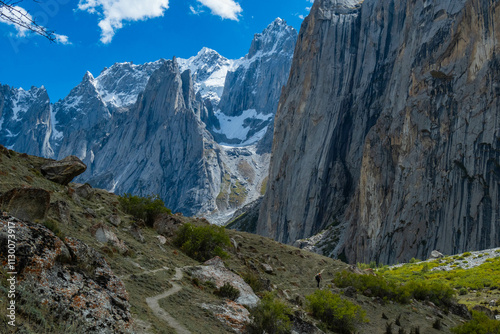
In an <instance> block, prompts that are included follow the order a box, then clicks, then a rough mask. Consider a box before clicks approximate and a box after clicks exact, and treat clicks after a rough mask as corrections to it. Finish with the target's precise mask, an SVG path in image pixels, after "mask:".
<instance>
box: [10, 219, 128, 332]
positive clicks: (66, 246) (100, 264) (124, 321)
mask: <svg viewBox="0 0 500 334" xmlns="http://www.w3.org/2000/svg"><path fill="white" fill-rule="evenodd" d="M12 226H14V227H13V228H14V229H15V236H16V243H17V244H16V272H17V276H16V279H17V281H18V289H22V290H23V291H25V292H24V293H25V294H27V293H32V298H35V299H37V300H38V303H34V302H33V301H31V302H32V303H34V305H40V306H41V305H43V307H45V308H47V309H49V310H50V311H51V312H53V313H54V315H55V316H59V317H60V319H68V318H69V319H72V321H73V323H74V324H75V326H78V327H77V328H78V330H79V331H81V332H82V333H131V332H132V331H131V326H132V317H131V314H130V304H129V301H128V294H127V292H126V290H125V285H124V284H123V282H122V281H121V280H120V279H119V278H118V277H116V276H115V275H114V274H113V272H112V271H111V268H110V267H109V265H108V264H107V263H106V260H105V259H104V258H103V257H102V256H101V255H100V254H99V253H98V252H96V251H95V250H94V249H92V248H91V247H89V246H87V245H86V244H84V243H83V242H81V241H79V240H77V239H73V238H65V239H64V240H61V239H59V238H58V237H57V236H56V235H54V233H52V232H51V231H50V230H48V229H47V228H45V227H44V226H42V225H39V224H34V223H30V222H27V221H21V220H18V219H16V218H13V217H3V218H0V241H1V242H0V256H1V257H2V258H3V259H6V258H7V255H8V247H7V245H8V243H7V239H8V235H9V232H8V230H9V228H10V227H12ZM25 298H27V297H25Z"/></svg>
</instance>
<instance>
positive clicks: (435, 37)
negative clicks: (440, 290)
mask: <svg viewBox="0 0 500 334" xmlns="http://www.w3.org/2000/svg"><path fill="white" fill-rule="evenodd" d="M498 6H499V4H498V2H496V1H479V0H461V1H440V2H430V1H426V2H414V1H398V2H397V1H391V0H380V1H376V0H371V1H356V0H318V1H316V2H315V4H314V6H313V8H312V10H311V14H310V15H309V16H308V17H307V18H306V19H305V21H304V23H303V25H302V28H301V31H300V33H299V38H298V42H297V46H296V48H295V54H294V60H293V63H292V70H291V73H290V78H289V80H288V84H287V87H286V89H285V90H284V91H283V93H282V96H281V99H280V105H279V108H278V113H277V116H276V119H275V122H276V124H275V126H276V129H275V138H274V143H273V151H272V159H271V167H270V175H269V185H268V191H267V193H266V195H265V198H264V200H263V204H262V207H261V211H260V217H259V222H258V226H257V230H258V233H260V234H263V235H266V236H271V237H273V238H275V239H277V240H279V241H282V242H288V243H292V242H293V241H295V240H297V239H301V238H304V237H310V236H312V235H314V234H317V233H319V232H320V231H322V230H324V229H326V228H329V227H330V226H332V227H333V228H336V229H337V231H338V233H324V235H327V236H328V239H327V240H323V241H322V242H319V243H318V244H317V246H318V247H317V250H318V251H323V252H324V253H325V254H329V255H334V256H344V257H345V258H346V259H347V260H348V261H350V262H352V263H355V262H369V261H370V260H376V261H379V262H383V263H394V262H396V261H405V260H408V259H410V258H411V257H416V258H427V257H428V256H429V255H430V253H431V251H432V250H433V249H439V250H441V251H442V252H443V253H448V254H453V253H459V252H461V251H464V250H473V249H484V248H490V247H493V246H495V245H498V244H499V243H500V229H499V228H498V223H499V219H500V197H499V196H500V195H499V184H500V117H499V113H498V108H499V99H498V96H499V93H500V71H499V68H500V67H499V66H498V64H499V63H500V58H499V57H498V55H499V51H500V50H499V47H498V45H500V44H499V43H498V42H499V38H500V35H499V34H498V31H499V29H498V27H497V23H498V22H500V17H499V13H500V11H499V8H498Z"/></svg>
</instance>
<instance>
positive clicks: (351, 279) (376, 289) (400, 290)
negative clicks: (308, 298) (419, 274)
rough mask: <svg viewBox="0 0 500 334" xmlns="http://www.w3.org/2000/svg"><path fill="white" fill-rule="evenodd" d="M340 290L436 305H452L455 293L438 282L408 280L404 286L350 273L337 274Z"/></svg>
mask: <svg viewBox="0 0 500 334" xmlns="http://www.w3.org/2000/svg"><path fill="white" fill-rule="evenodd" d="M333 282H334V283H335V285H337V286H338V287H339V288H346V287H349V286H352V287H353V288H355V289H356V290H357V291H358V292H363V293H365V294H367V295H368V296H369V297H380V298H382V299H389V300H393V301H396V302H398V303H402V304H406V303H408V302H409V301H410V300H411V299H412V298H414V299H417V300H430V301H431V302H433V303H434V304H436V305H447V306H449V305H451V304H452V303H453V301H454V300H453V297H454V295H455V291H454V290H453V289H452V288H450V287H449V286H448V285H446V284H443V283H441V282H438V281H423V280H418V279H413V280H407V281H406V282H405V283H404V284H402V283H400V282H396V281H394V280H392V281H390V280H388V279H385V278H384V277H382V276H378V275H377V276H373V275H357V274H355V273H351V272H348V271H343V272H341V273H337V274H336V275H335V278H334V280H333Z"/></svg>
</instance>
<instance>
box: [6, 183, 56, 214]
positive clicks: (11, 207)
mask: <svg viewBox="0 0 500 334" xmlns="http://www.w3.org/2000/svg"><path fill="white" fill-rule="evenodd" d="M0 208H1V209H2V210H4V211H5V212H8V213H9V214H11V215H12V216H15V217H18V218H19V219H25V220H31V221H34V220H37V219H39V220H41V219H44V218H45V217H46V216H47V212H48V211H49V208H50V193H49V192H48V191H47V190H45V189H39V188H14V189H12V190H10V191H7V192H6V193H5V194H2V195H1V196H0Z"/></svg>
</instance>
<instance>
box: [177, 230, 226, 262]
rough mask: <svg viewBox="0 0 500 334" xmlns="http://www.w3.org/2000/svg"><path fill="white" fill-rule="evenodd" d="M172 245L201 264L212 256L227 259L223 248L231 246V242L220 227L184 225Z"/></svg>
mask: <svg viewBox="0 0 500 334" xmlns="http://www.w3.org/2000/svg"><path fill="white" fill-rule="evenodd" d="M174 244H175V245H176V246H177V247H180V248H181V249H182V251H183V252H184V253H186V255H188V256H189V257H191V258H193V259H195V260H198V261H202V262H203V261H206V260H209V259H211V258H213V257H214V256H220V257H221V258H223V259H225V258H228V254H227V253H226V252H225V251H224V250H223V247H229V246H231V241H230V239H229V236H228V235H227V232H226V230H225V229H224V228H223V227H221V226H215V225H207V226H194V225H192V224H184V225H183V226H182V227H181V228H179V229H178V230H177V235H176V238H175V240H174Z"/></svg>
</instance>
